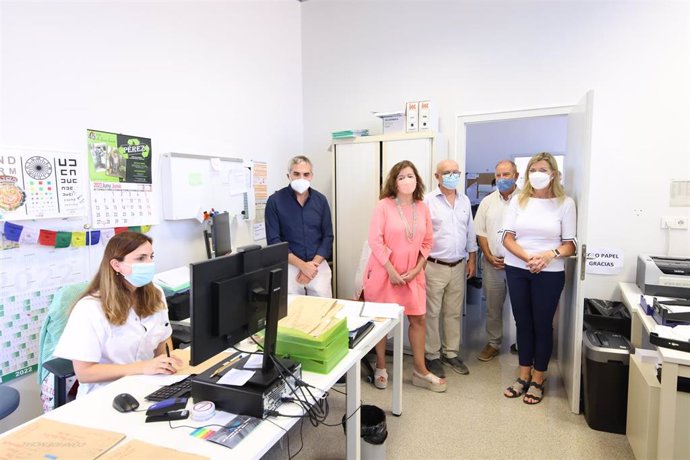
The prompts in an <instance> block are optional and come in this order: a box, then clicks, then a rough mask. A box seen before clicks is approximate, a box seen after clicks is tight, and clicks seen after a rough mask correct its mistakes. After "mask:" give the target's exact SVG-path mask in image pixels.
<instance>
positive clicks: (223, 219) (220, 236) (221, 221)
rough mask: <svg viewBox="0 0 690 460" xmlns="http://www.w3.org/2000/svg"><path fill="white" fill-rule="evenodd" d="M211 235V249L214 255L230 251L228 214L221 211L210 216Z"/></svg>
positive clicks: (218, 255) (217, 255) (222, 254)
mask: <svg viewBox="0 0 690 460" xmlns="http://www.w3.org/2000/svg"><path fill="white" fill-rule="evenodd" d="M211 219H212V223H213V225H212V226H211V237H212V240H213V251H214V252H215V256H216V257H220V256H224V255H226V254H230V253H231V252H232V247H231V245H230V214H228V213H227V212H221V213H219V214H216V215H214V216H213V217H212V218H211Z"/></svg>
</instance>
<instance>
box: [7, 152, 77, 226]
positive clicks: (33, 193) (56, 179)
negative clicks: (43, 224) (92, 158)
mask: <svg viewBox="0 0 690 460" xmlns="http://www.w3.org/2000/svg"><path fill="white" fill-rule="evenodd" d="M85 171H86V170H85V168H84V164H83V155H80V154H78V153H72V152H55V151H49V150H36V149H13V148H7V147H0V220H28V219H51V218H62V217H81V216H85V215H86V214H87V210H86V193H85V185H86V176H85V174H86V173H85Z"/></svg>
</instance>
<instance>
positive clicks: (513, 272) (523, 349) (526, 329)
mask: <svg viewBox="0 0 690 460" xmlns="http://www.w3.org/2000/svg"><path fill="white" fill-rule="evenodd" d="M506 278H507V280H508V293H509V295H510V302H511V304H512V307H513V316H515V327H516V328H517V346H518V358H519V362H520V366H534V369H535V370H537V371H541V372H546V370H547V369H548V367H549V360H550V359H551V352H552V350H553V316H554V315H555V314H556V308H557V307H558V300H559V299H560V297H561V292H562V291H563V287H564V286H565V272H564V271H560V272H541V273H530V271H529V270H524V269H522V268H516V267H511V266H508V265H506Z"/></svg>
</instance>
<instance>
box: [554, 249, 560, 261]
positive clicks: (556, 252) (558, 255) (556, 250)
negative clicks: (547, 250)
mask: <svg viewBox="0 0 690 460" xmlns="http://www.w3.org/2000/svg"><path fill="white" fill-rule="evenodd" d="M553 253H554V254H556V257H554V259H558V258H559V257H561V252H560V251H559V250H558V249H554V250H553Z"/></svg>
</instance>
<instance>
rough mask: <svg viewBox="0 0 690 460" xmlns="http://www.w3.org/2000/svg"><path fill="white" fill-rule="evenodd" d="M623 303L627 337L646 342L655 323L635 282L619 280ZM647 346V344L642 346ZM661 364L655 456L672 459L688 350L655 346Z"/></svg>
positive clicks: (640, 343)
mask: <svg viewBox="0 0 690 460" xmlns="http://www.w3.org/2000/svg"><path fill="white" fill-rule="evenodd" d="M619 287H620V290H621V296H622V299H623V303H624V304H625V305H626V307H627V308H628V310H629V311H630V316H631V318H632V330H631V331H630V332H631V335H630V338H631V342H632V344H633V346H635V347H636V348H638V347H643V346H644V344H649V339H648V338H649V333H650V332H654V330H655V328H656V326H657V323H656V321H655V320H654V318H652V317H651V316H648V315H647V314H645V312H644V311H643V310H642V307H641V306H640V295H641V294H642V293H641V292H640V290H639V288H638V287H637V285H636V284H633V283H619ZM645 348H646V347H645ZM657 351H658V352H659V356H660V357H661V360H662V363H663V373H662V376H661V391H660V394H659V430H658V438H657V458H661V459H666V458H675V457H676V456H677V455H674V446H675V443H676V439H675V435H676V429H675V421H676V407H677V396H678V392H677V391H676V383H677V381H678V377H679V376H682V377H690V353H688V352H683V351H678V350H672V349H670V348H663V347H659V348H658V349H657Z"/></svg>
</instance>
